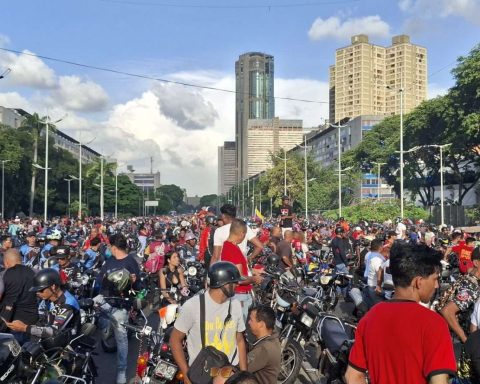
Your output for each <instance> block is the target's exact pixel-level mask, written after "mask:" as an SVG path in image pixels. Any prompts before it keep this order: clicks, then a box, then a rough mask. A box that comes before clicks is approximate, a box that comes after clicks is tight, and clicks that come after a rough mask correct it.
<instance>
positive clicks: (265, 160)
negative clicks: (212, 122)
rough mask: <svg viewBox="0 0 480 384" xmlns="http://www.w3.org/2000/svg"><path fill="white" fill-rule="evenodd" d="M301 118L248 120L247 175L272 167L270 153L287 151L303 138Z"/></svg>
mask: <svg viewBox="0 0 480 384" xmlns="http://www.w3.org/2000/svg"><path fill="white" fill-rule="evenodd" d="M303 134H304V132H303V124H302V120H281V119H279V118H278V117H275V118H273V119H251V120H248V135H247V140H248V148H247V151H248V165H247V166H248V168H247V172H248V173H247V175H248V177H250V176H254V175H257V174H258V173H260V172H263V171H265V170H266V169H268V168H271V167H272V159H271V155H272V153H276V152H278V151H279V150H280V149H283V150H285V152H286V151H289V150H290V149H292V148H293V147H295V146H296V145H298V144H300V143H302V140H303Z"/></svg>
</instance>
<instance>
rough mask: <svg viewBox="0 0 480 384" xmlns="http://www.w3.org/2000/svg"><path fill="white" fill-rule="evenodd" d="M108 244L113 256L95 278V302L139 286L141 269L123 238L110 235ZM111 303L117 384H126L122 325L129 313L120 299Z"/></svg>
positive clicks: (120, 295) (122, 294) (124, 337)
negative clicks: (97, 291) (96, 293)
mask: <svg viewBox="0 0 480 384" xmlns="http://www.w3.org/2000/svg"><path fill="white" fill-rule="evenodd" d="M109 242H110V248H111V252H112V255H113V257H110V258H109V259H107V260H106V261H105V264H103V266H102V268H101V269H100V272H99V273H98V276H97V279H96V285H97V286H98V287H100V295H99V297H100V298H99V297H97V298H98V301H101V297H118V298H126V297H128V294H129V293H128V291H129V288H130V287H131V288H133V289H134V290H139V289H140V288H141V283H140V281H139V280H138V279H137V277H138V276H139V275H140V269H139V267H138V263H137V261H136V260H135V258H134V256H132V255H129V254H128V253H127V239H126V238H125V236H124V235H122V234H120V233H119V234H115V235H112V236H110V238H109ZM97 298H95V299H97ZM95 299H94V300H95ZM113 304H114V305H113V306H112V310H111V316H112V317H113V318H114V319H115V320H116V322H115V323H112V325H113V326H114V327H115V332H114V334H115V340H116V342H117V384H125V383H126V382H127V375H126V373H127V356H128V338H127V330H126V329H125V328H124V327H123V326H122V324H123V323H127V322H128V311H127V308H126V306H125V302H124V301H122V300H115V302H114V303H113Z"/></svg>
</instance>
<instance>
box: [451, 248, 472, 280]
mask: <svg viewBox="0 0 480 384" xmlns="http://www.w3.org/2000/svg"><path fill="white" fill-rule="evenodd" d="M452 251H453V252H455V253H456V254H457V256H458V269H459V270H460V272H461V273H467V272H468V269H469V268H473V261H472V252H473V247H469V246H467V245H465V243H462V244H459V245H456V246H455V247H452Z"/></svg>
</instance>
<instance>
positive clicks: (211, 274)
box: [208, 261, 245, 288]
mask: <svg viewBox="0 0 480 384" xmlns="http://www.w3.org/2000/svg"><path fill="white" fill-rule="evenodd" d="M208 280H209V286H210V288H221V287H223V286H224V285H227V284H230V283H239V282H240V281H243V280H245V278H243V277H242V276H240V272H239V271H238V268H237V267H236V265H235V264H233V263H230V262H229V261H219V262H217V263H215V264H212V265H211V266H210V269H209V271H208Z"/></svg>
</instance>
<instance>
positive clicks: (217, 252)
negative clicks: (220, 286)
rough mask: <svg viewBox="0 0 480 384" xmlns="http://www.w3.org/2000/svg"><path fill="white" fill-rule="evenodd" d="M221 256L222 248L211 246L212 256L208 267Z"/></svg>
mask: <svg viewBox="0 0 480 384" xmlns="http://www.w3.org/2000/svg"><path fill="white" fill-rule="evenodd" d="M221 254H222V246H221V245H214V246H213V256H212V260H211V261H210V265H212V264H214V263H216V262H217V261H220V255H221Z"/></svg>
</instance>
